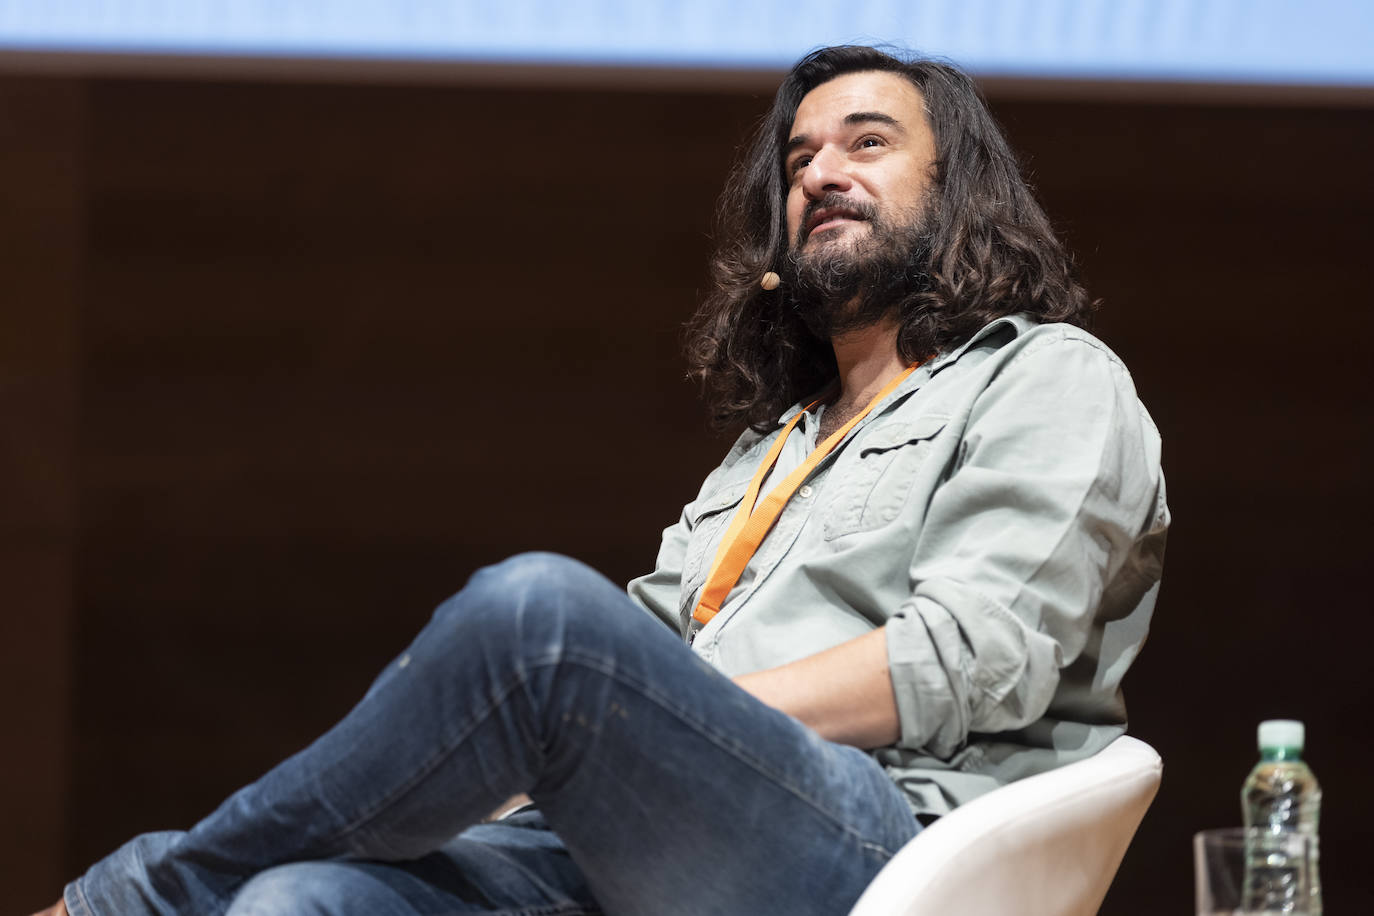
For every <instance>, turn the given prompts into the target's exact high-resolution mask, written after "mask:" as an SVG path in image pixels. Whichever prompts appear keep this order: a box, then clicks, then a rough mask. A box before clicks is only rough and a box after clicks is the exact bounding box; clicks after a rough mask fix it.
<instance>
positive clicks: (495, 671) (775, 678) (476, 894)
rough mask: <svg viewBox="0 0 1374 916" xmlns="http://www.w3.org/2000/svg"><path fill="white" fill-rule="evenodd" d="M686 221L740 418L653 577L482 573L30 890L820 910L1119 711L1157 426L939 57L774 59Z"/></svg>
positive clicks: (587, 907)
mask: <svg viewBox="0 0 1374 916" xmlns="http://www.w3.org/2000/svg"><path fill="white" fill-rule="evenodd" d="M721 218H722V223H723V235H722V243H721V249H720V251H719V253H718V255H717V258H716V260H715V263H714V270H715V277H716V288H715V290H714V292H713V293H712V295H711V296H710V298H709V299H708V301H707V302H706V304H705V305H704V306H703V308H702V310H701V312H700V313H699V314H698V315H697V317H696V319H695V320H694V322H693V329H692V330H693V334H692V339H691V343H690V346H689V360H690V361H691V364H692V367H693V373H694V374H695V376H696V377H697V378H698V379H699V380H700V381H701V382H702V383H703V385H704V387H705V389H706V391H707V394H708V398H709V400H710V403H711V406H712V410H713V413H714V415H715V417H716V418H717V419H718V420H719V421H721V422H723V423H739V422H741V421H743V422H745V423H747V424H748V425H749V426H750V429H749V430H748V431H747V432H745V433H744V435H742V436H741V437H740V439H739V441H738V442H737V443H736V444H735V446H734V448H733V449H732V450H731V451H730V453H729V455H728V456H727V457H726V459H725V461H724V463H723V464H722V465H721V466H720V467H719V468H717V469H716V470H715V471H714V472H712V474H711V475H710V476H709V477H708V478H707V479H706V482H705V483H704V485H703V486H702V488H701V491H700V493H699V495H698V497H697V498H696V499H695V500H694V501H693V502H692V503H690V504H689V505H688V506H687V507H686V508H685V509H684V510H683V514H682V518H681V520H680V521H679V522H678V523H677V524H676V525H674V526H672V527H670V528H669V529H668V530H667V531H665V533H664V538H663V543H662V547H661V549H660V552H659V556H658V562H657V565H656V568H655V570H654V572H653V573H651V574H650V575H648V576H645V577H644V578H642V579H639V580H636V581H635V582H633V583H631V585H630V589H629V596H630V597H629V598H626V596H625V595H624V593H622V592H620V591H619V590H617V589H616V588H615V587H614V586H612V585H611V584H610V583H608V582H606V581H605V580H604V579H603V578H601V577H600V576H598V575H597V574H595V573H594V572H592V571H590V570H588V569H586V568H585V567H582V566H580V565H577V564H576V563H574V562H573V561H570V560H566V559H563V558H560V557H553V556H547V555H531V556H524V557H517V558H515V559H513V560H511V561H507V562H506V563H504V564H502V565H500V566H497V567H493V568H491V569H488V570H484V571H482V572H480V573H478V574H477V575H476V576H474V577H473V579H472V580H471V582H470V583H469V584H468V586H467V587H466V588H465V589H464V590H463V591H462V592H460V593H459V594H458V595H457V596H455V597H454V598H453V599H451V600H450V601H449V602H447V603H445V604H444V605H442V606H441V607H440V608H439V609H438V610H437V611H436V612H435V615H434V617H433V619H432V620H431V622H430V623H429V625H428V626H427V627H426V628H425V629H424V630H423V631H422V632H421V634H420V635H419V636H418V637H417V638H416V640H415V642H414V643H413V644H412V645H411V646H410V647H409V649H408V650H407V651H406V652H404V653H403V654H402V655H401V656H400V657H399V658H398V659H397V660H396V661H395V662H394V663H393V664H392V665H391V666H389V667H388V668H387V670H386V671H384V672H383V673H382V674H381V676H380V677H379V678H378V679H377V681H376V682H375V683H374V685H373V686H372V688H371V689H370V690H369V692H368V694H367V695H366V696H365V697H364V699H363V700H362V702H361V703H359V705H358V706H357V707H356V708H355V709H354V710H353V711H352V712H350V713H349V714H348V716H347V717H346V718H345V719H344V720H343V721H342V722H340V723H339V725H337V726H336V727H335V728H334V729H332V730H331V731H329V732H328V733H327V734H325V735H324V736H323V737H321V738H320V739H319V740H318V741H316V742H315V743H314V744H312V745H311V746H310V747H309V748H307V749H306V750H304V751H302V752H301V753H300V754H298V755H296V756H295V757H292V758H291V759H289V760H287V761H285V762H284V763H282V764H281V765H279V766H278V767H277V768H275V769H274V770H273V771H272V772H270V773H268V774H267V775H266V776H264V777H263V778H262V779H261V780H259V781H258V782H256V783H254V784H253V785H251V786H248V787H246V788H245V789H242V790H240V791H239V792H238V793H236V794H235V795H234V796H232V797H231V798H230V799H228V800H227V801H226V802H225V803H224V804H223V805H222V806H221V807H220V808H219V810H217V811H216V812H214V813H213V814H212V815H210V817H208V818H206V819H205V820H204V821H202V822H201V823H200V824H198V825H196V826H195V827H194V828H193V829H192V830H190V831H189V832H185V833H181V832H169V833H160V834H149V835H145V836H141V837H138V838H135V839H134V840H133V841H131V842H130V843H128V844H126V845H125V846H124V847H121V849H119V850H117V851H116V852H115V853H114V854H112V855H111V856H109V857H108V858H106V859H104V860H103V861H101V862H99V863H97V864H96V865H95V866H93V867H92V868H91V869H90V870H89V871H88V872H87V873H86V874H85V875H84V876H82V877H81V878H79V879H78V880H77V881H75V882H73V883H72V884H71V885H69V886H68V887H67V889H66V892H65V899H64V903H60V904H58V906H57V907H55V908H54V910H55V911H56V912H61V911H62V908H63V906H65V907H66V908H68V909H69V910H70V912H71V913H72V914H73V916H87V914H99V916H105V914H115V913H118V914H133V913H222V912H228V913H230V914H233V916H249V914H298V913H330V914H336V913H355V912H356V913H367V914H422V913H459V912H504V913H548V914H574V913H601V912H605V913H613V914H615V913H624V914H630V913H639V914H643V913H653V914H660V916H661V914H679V913H681V914H702V913H740V914H755V916H757V914H770V913H788V914H795V913H844V912H846V911H847V910H848V909H849V907H850V906H851V905H852V904H853V902H854V901H855V900H856V899H857V898H858V896H859V894H860V893H861V892H862V890H863V888H864V886H865V885H866V884H867V883H868V881H869V880H870V879H871V878H872V877H873V875H874V874H876V873H877V871H878V870H879V869H880V868H881V867H882V866H883V864H884V863H885V862H886V861H887V860H888V859H889V858H890V857H891V856H892V854H893V853H895V852H896V850H897V849H898V848H900V847H901V846H902V845H903V844H904V843H905V842H906V841H907V840H909V839H910V838H911V837H912V836H913V835H915V833H916V832H917V831H919V830H920V827H921V824H922V823H923V822H928V821H929V820H930V819H932V818H935V817H938V816H939V815H941V814H943V813H945V812H947V811H948V810H950V809H951V808H952V807H954V806H956V805H958V804H960V803H961V802H963V801H966V800H968V799H969V798H972V797H975V796H976V795H978V794H981V793H983V792H986V791H988V790H990V789H992V788H995V787H996V786H998V785H1001V784H1003V783H1005V782H1008V781H1010V780H1013V779H1016V778H1019V777H1021V776H1024V775H1027V774H1030V773H1034V772H1038V771H1041V770H1045V769H1048V768H1051V767H1053V766H1056V765H1059V764H1062V763H1064V762H1068V761H1071V760H1075V759H1079V758H1082V757H1085V756H1088V755H1090V754H1092V753H1095V752H1096V751H1098V750H1100V749H1101V748H1102V747H1103V746H1105V745H1106V744H1107V743H1108V742H1109V741H1110V740H1112V739H1113V738H1114V737H1116V736H1117V735H1119V734H1121V733H1122V732H1123V731H1124V729H1125V709H1124V706H1123V705H1122V702H1121V696H1120V690H1119V685H1120V681H1121V677H1122V675H1123V673H1124V670H1125V668H1126V666H1127V665H1128V664H1129V662H1130V660H1131V659H1132V658H1133V657H1134V655H1135V653H1136V652H1137V651H1138V649H1139V648H1140V645H1141V644H1142V642H1143V640H1144V636H1145V631H1146V627H1147V624H1148V619H1149V616H1150V613H1151V610H1152V608H1153V604H1154V597H1155V592H1156V587H1157V582H1158V579H1159V574H1160V565H1161V562H1162V554H1163V546H1164V532H1165V528H1166V526H1167V522H1168V513H1167V509H1166V508H1165V504H1164V485H1163V479H1162V476H1161V474H1160V471H1159V441H1158V436H1157V434H1156V432H1155V430H1154V427H1153V425H1152V424H1151V422H1150V420H1149V418H1148V416H1147V415H1146V413H1145V411H1144V409H1143V408H1142V407H1141V406H1140V404H1139V402H1138V400H1137V399H1136V396H1135V393H1134V389H1133V387H1132V385H1131V383H1130V379H1129V376H1128V375H1127V373H1126V370H1125V368H1124V367H1123V366H1122V365H1121V364H1120V362H1119V361H1118V360H1117V359H1116V358H1115V357H1114V356H1113V355H1112V354H1111V353H1110V351H1108V350H1107V349H1106V347H1105V346H1103V345H1102V344H1101V343H1100V342H1099V341H1097V340H1096V339H1095V338H1093V337H1092V336H1090V335H1089V334H1087V333H1086V332H1085V331H1083V330H1081V329H1080V328H1079V327H1078V325H1080V324H1081V323H1082V322H1083V320H1084V319H1085V317H1086V314H1087V312H1088V310H1089V302H1088V299H1087V296H1086V294H1085V292H1084V291H1083V289H1082V288H1081V287H1080V286H1079V285H1078V283H1077V281H1076V280H1075V279H1074V275H1073V270H1072V265H1071V261H1070V259H1069V258H1068V256H1067V254H1066V253H1065V252H1064V250H1063V249H1062V247H1061V246H1060V244H1059V243H1058V242H1057V241H1056V239H1055V237H1054V234H1053V232H1052V231H1051V229H1050V226H1049V224H1048V222H1047V220H1046V219H1045V217H1044V215H1043V213H1042V212H1041V210H1040V208H1039V207H1038V205H1037V204H1036V203H1035V201H1034V200H1033V198H1032V197H1031V195H1030V193H1029V191H1028V190H1027V189H1026V187H1025V185H1024V183H1023V182H1022V180H1021V179H1020V177H1019V174H1018V172H1017V169H1016V165H1015V161H1014V159H1013V157H1012V155H1011V153H1010V151H1009V150H1008V149H1007V147H1006V144H1005V142H1004V140H1003V139H1002V137H1001V135H1000V133H999V132H998V130H997V128H996V126H995V125H994V123H993V122H992V120H991V118H990V116H989V115H988V113H987V112H986V110H985V108H984V107H983V105H982V102H981V100H980V98H979V97H978V95H977V92H976V90H975V89H974V87H973V85H972V84H971V82H970V81H969V80H968V79H967V78H966V77H964V76H963V75H962V74H960V73H958V72H957V71H954V70H952V69H951V68H948V67H945V66H942V65H938V64H934V63H930V62H916V63H911V64H905V63H902V62H900V61H898V60H896V59H894V58H891V57H889V56H887V55H884V54H881V53H879V52H877V51H874V50H872V49H868V48H831V49H825V50H822V51H818V52H815V53H814V54H812V55H809V56H808V57H807V58H805V59H803V60H802V61H801V62H800V63H799V64H798V65H797V66H796V67H795V68H794V69H793V70H792V72H791V73H790V74H789V75H788V77H787V78H786V80H785V81H784V83H783V85H782V87H781V88H780V89H779V91H778V95H777V98H776V100H775V103H774V106H773V109H772V111H771V112H770V114H769V115H768V116H767V118H766V119H765V121H764V122H763V124H762V125H761V126H760V129H759V131H758V133H757V135H756V137H755V139H754V142H753V145H752V147H751V149H750V152H749V153H748V155H747V156H746V158H745V159H744V161H742V162H741V164H740V165H739V167H738V168H737V170H736V173H735V175H734V176H733V177H732V179H731V182H730V185H729V186H728V187H727V189H726V193H725V196H724V198H723V202H722V211H721ZM779 281H780V282H779ZM779 417H781V419H779ZM631 599H632V600H631ZM645 610H647V611H648V612H650V613H649V614H645V613H643V611H645ZM655 618H658V620H657V621H656V620H655ZM659 621H661V622H662V623H666V624H667V626H666V627H664V626H661V625H660V623H659ZM688 644H690V646H691V649H690V650H689V649H688V648H687V645H688ZM519 793H527V794H528V795H529V796H530V798H532V799H533V802H534V805H535V807H534V808H533V809H531V810H527V811H524V812H522V813H518V814H516V815H514V816H512V817H509V818H507V819H505V820H503V821H500V822H498V823H494V824H483V825H479V826H472V825H473V824H476V823H477V822H478V821H479V820H480V819H481V818H482V816H483V815H484V814H485V813H486V812H488V811H490V810H492V809H493V808H494V807H496V806H497V805H498V803H499V802H500V801H501V800H502V799H504V798H507V797H508V796H512V795H516V794H519Z"/></svg>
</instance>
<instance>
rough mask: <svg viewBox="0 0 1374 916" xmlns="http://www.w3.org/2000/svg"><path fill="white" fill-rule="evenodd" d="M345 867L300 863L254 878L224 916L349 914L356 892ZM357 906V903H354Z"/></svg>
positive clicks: (270, 870)
mask: <svg viewBox="0 0 1374 916" xmlns="http://www.w3.org/2000/svg"><path fill="white" fill-rule="evenodd" d="M346 868H347V866H346V865H343V864H335V863H329V862H299V863H293V864H290V865H278V866H276V867H275V868H269V869H268V870H267V871H264V872H259V873H258V874H257V875H254V876H253V877H252V878H251V879H250V880H249V881H248V883H247V884H245V885H244V886H243V887H242V888H240V889H239V892H238V894H236V895H235V896H234V902H233V903H232V904H230V906H229V909H228V910H227V911H225V916H308V914H313V913H319V914H326V913H329V914H337V913H342V912H346V911H347V909H348V906H349V904H350V900H351V898H352V897H353V896H354V895H355V893H356V889H354V888H353V887H352V885H353V882H352V881H350V880H348V878H349V876H348V875H347V873H346ZM352 903H353V904H356V903H357V901H356V900H352Z"/></svg>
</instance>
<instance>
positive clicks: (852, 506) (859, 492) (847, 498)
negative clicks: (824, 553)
mask: <svg viewBox="0 0 1374 916" xmlns="http://www.w3.org/2000/svg"><path fill="white" fill-rule="evenodd" d="M948 422H949V418H948V417H945V416H937V415H926V416H922V417H918V418H916V419H915V420H908V421H896V420H889V421H888V422H886V423H884V424H882V425H881V426H876V427H873V428H871V429H868V430H864V431H863V432H862V433H860V436H859V438H857V439H856V440H855V441H854V442H852V443H850V444H849V446H848V447H846V449H845V452H846V453H848V454H846V455H842V456H840V460H838V461H836V463H835V466H834V467H833V468H832V469H831V471H830V478H829V486H827V487H826V489H827V490H828V491H829V495H828V498H827V500H826V503H825V508H824V509H823V510H822V529H823V531H824V532H825V538H826V540H833V539H834V538H838V537H843V536H844V535H846V534H854V533H856V532H859V531H871V530H872V529H874V528H879V527H882V526H883V525H886V524H889V523H890V522H892V521H893V520H895V519H896V518H897V516H898V515H899V514H901V511H902V507H903V506H904V505H906V501H907V497H908V496H910V495H911V486H912V484H913V483H914V482H915V480H916V476H917V472H918V471H919V470H920V468H921V465H922V464H924V463H925V460H926V458H927V456H928V455H929V454H930V449H931V442H932V440H934V439H935V437H936V436H938V435H939V434H940V431H941V430H942V429H944V428H945V424H946V423H948ZM851 456H854V457H851Z"/></svg>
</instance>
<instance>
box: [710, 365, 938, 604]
mask: <svg viewBox="0 0 1374 916" xmlns="http://www.w3.org/2000/svg"><path fill="white" fill-rule="evenodd" d="M919 365H921V364H920V363H915V364H913V365H911V366H908V367H907V368H906V370H905V371H903V372H902V373H901V374H899V375H898V376H897V377H896V378H894V379H892V381H890V382H888V383H887V384H886V385H885V386H884V387H883V390H882V391H879V392H878V393H877V395H875V396H874V398H873V400H871V401H869V402H868V406H867V407H865V408H864V409H863V410H862V411H861V412H859V414H858V415H856V416H855V417H853V418H851V419H850V421H849V422H848V423H846V424H845V425H844V426H841V427H840V428H839V429H837V430H835V431H834V432H833V433H831V434H830V437H829V438H828V439H826V440H825V441H824V442H823V443H821V444H820V445H818V446H816V448H815V450H814V451H812V452H811V454H810V455H808V456H807V457H806V460H805V461H803V462H802V463H801V465H799V466H798V467H797V468H796V469H795V470H794V471H792V473H790V474H788V475H787V477H786V479H785V480H783V482H782V483H780V484H778V485H777V486H776V487H774V488H773V491H772V492H771V493H769V494H768V496H767V497H766V498H765V499H764V500H763V504H762V505H760V506H759V507H758V508H757V509H756V508H755V507H754V504H755V503H756V502H757V501H758V498H759V490H760V489H762V488H763V481H764V478H766V477H767V476H768V474H769V473H770V472H771V471H772V470H773V466H774V465H775V464H777V463H778V456H779V455H781V454H782V447H783V444H784V443H785V442H786V441H787V437H788V436H789V435H791V434H792V430H793V429H794V428H795V427H796V425H797V421H799V420H800V419H801V418H802V414H804V413H807V412H808V411H810V410H811V408H812V407H815V406H816V405H817V404H819V403H820V401H813V402H812V403H811V405H810V406H808V407H807V408H806V409H805V410H799V411H797V414H796V416H794V417H793V418H792V419H791V420H789V421H788V423H787V425H786V426H785V427H783V430H782V432H781V433H779V434H778V438H777V439H776V440H774V442H773V447H772V448H770V449H769V450H768V454H767V455H765V456H764V458H763V463H762V464H760V465H759V469H758V470H757V471H755V472H754V479H753V480H751V481H750V482H749V489H748V490H746V491H745V492H744V498H743V499H741V500H740V503H739V508H738V509H736V510H735V517H734V518H732V519H731V520H730V527H729V528H728V529H726V531H725V537H724V539H722V540H721V542H720V548H719V549H718V550H717V551H716V559H715V562H713V563H712V564H711V574H710V575H708V576H707V577H706V584H705V585H704V586H702V589H701V599H700V600H699V601H698V602H697V606H696V610H694V611H692V619H694V620H695V621H696V622H697V623H702V624H704V623H707V622H708V621H710V619H711V618H712V617H714V616H716V614H718V613H720V606H721V603H722V602H724V601H725V596H726V595H729V594H730V589H732V588H734V587H735V583H736V582H738V581H739V577H740V576H741V575H743V574H744V567H746V566H748V565H749V561H750V560H751V559H753V557H754V552H755V551H757V550H758V549H759V545H760V544H762V543H763V539H764V538H765V537H767V535H768V532H769V531H771V530H772V528H773V525H774V523H775V522H777V520H778V516H779V515H781V514H782V510H783V507H785V506H786V505H787V501H788V500H789V499H791V498H792V494H793V493H795V492H796V491H797V488H798V487H800V486H801V484H802V481H803V480H805V479H806V478H807V477H808V476H810V474H811V472H812V471H813V470H815V468H816V465H818V464H820V463H821V461H822V460H824V458H825V456H826V455H829V454H830V453H831V452H832V451H834V450H835V446H837V445H839V444H840V440H841V439H843V438H844V437H845V435H846V434H847V433H848V432H849V431H850V430H851V429H853V428H854V426H855V425H856V424H857V423H858V422H859V421H860V420H862V419H863V418H864V417H866V416H868V413H869V411H871V410H872V409H873V408H874V407H877V406H878V404H879V402H881V401H882V400H883V399H884V398H886V397H887V396H888V395H889V394H891V393H892V392H893V391H895V390H896V389H897V386H898V385H900V384H901V383H902V382H903V381H904V380H905V379H906V377H907V376H909V375H910V374H911V373H913V372H915V371H916V367H917V366H919Z"/></svg>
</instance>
